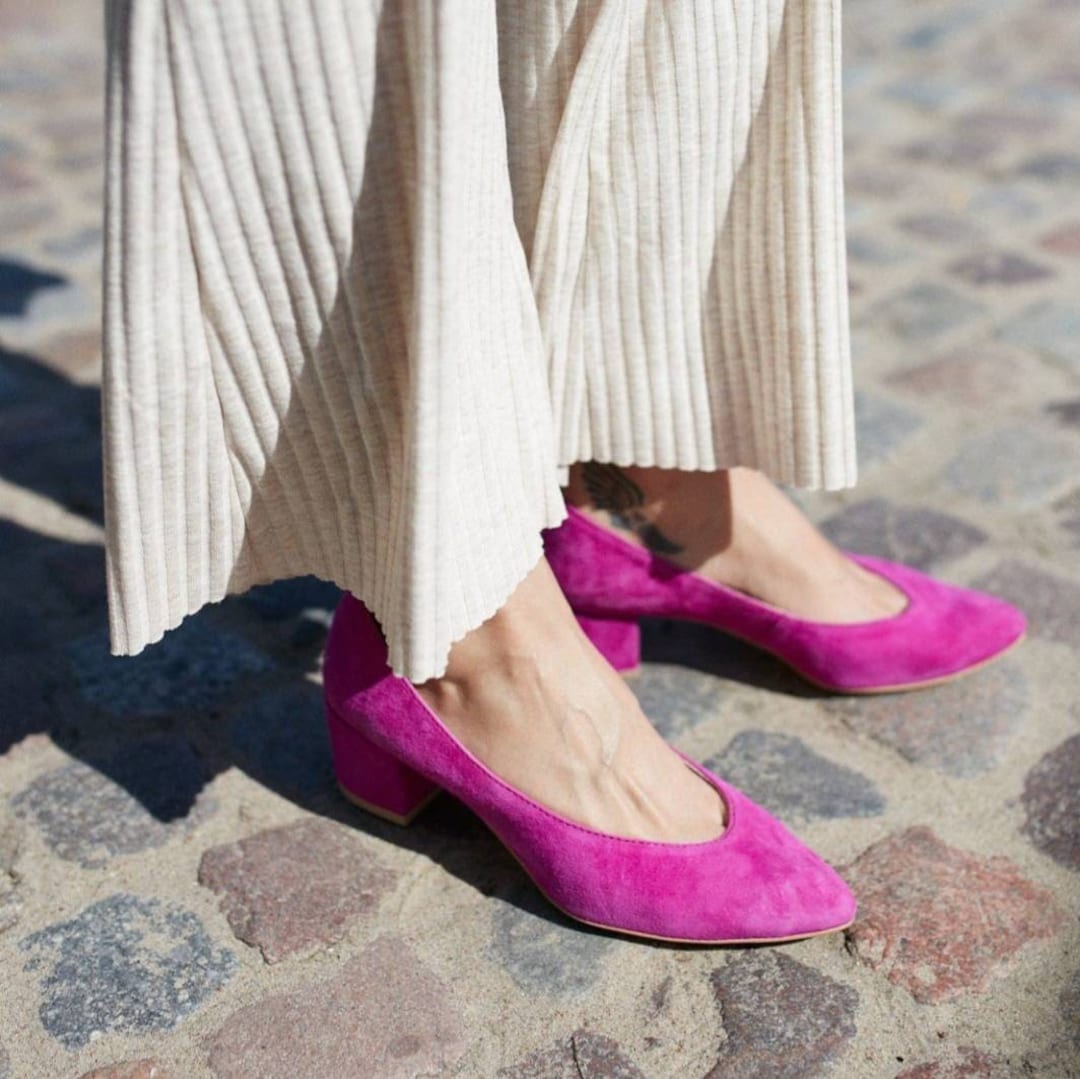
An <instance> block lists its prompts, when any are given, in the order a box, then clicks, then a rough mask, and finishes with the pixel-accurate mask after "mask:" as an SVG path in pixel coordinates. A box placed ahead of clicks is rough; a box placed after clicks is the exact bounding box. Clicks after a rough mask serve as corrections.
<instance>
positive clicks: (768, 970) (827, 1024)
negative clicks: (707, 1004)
mask: <svg viewBox="0 0 1080 1079" xmlns="http://www.w3.org/2000/svg"><path fill="white" fill-rule="evenodd" d="M711 980H712V988H713V992H714V994H715V995H716V1001H717V1003H718V1004H719V1005H720V1010H721V1014H722V1016H723V1023H724V1030H725V1031H726V1032H727V1040H726V1041H725V1042H724V1043H723V1045H722V1046H721V1049H720V1056H719V1059H718V1060H717V1062H716V1066H715V1067H714V1068H713V1069H712V1071H711V1072H710V1073H709V1076H710V1077H711V1079H722V1077H731V1079H745V1077H747V1076H768V1077H769V1079H804V1077H805V1076H808V1075H818V1074H821V1073H822V1072H823V1071H825V1070H826V1069H827V1068H828V1067H829V1066H830V1065H831V1064H833V1063H834V1062H836V1061H837V1060H838V1059H839V1058H840V1057H841V1056H842V1054H843V1052H844V1050H845V1049H846V1048H847V1043H848V1042H849V1041H851V1039H852V1038H853V1037H854V1036H855V1032H856V1029H855V1012H856V1009H857V1007H858V1004H859V995H858V993H856V992H855V990H854V989H852V988H851V987H850V986H848V985H844V984H842V983H841V982H837V981H834V980H833V979H832V978H829V977H828V976H826V975H824V974H821V973H819V972H818V971H816V970H814V969H812V968H811V967H808V966H805V965H804V964H802V963H799V962H797V961H796V960H794V959H790V958H788V957H787V956H786V955H781V954H780V953H779V952H776V951H757V952H753V951H752V952H747V953H744V954H743V955H740V956H739V957H738V958H736V959H733V960H731V961H730V962H729V963H728V964H727V966H723V967H720V968H719V969H717V970H714V971H713V973H712V979H711Z"/></svg>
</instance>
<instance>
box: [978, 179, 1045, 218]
mask: <svg viewBox="0 0 1080 1079" xmlns="http://www.w3.org/2000/svg"><path fill="white" fill-rule="evenodd" d="M965 209H966V210H967V212H968V213H969V214H971V216H972V218H974V219H975V220H977V221H984V222H986V223H987V224H988V225H989V224H992V223H1000V224H1005V225H1010V224H1014V223H1016V222H1023V221H1030V220H1032V219H1033V218H1035V217H1038V216H1039V214H1040V213H1042V210H1043V202H1042V199H1041V197H1040V195H1039V193H1038V192H1037V190H1033V185H1032V184H1031V183H1030V182H1028V183H1015V184H1006V183H1001V182H1000V181H994V182H992V183H988V184H986V185H985V186H984V187H982V188H976V189H975V190H974V191H972V193H971V197H970V198H969V199H968V200H967V202H966V205H965Z"/></svg>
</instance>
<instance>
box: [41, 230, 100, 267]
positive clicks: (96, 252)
mask: <svg viewBox="0 0 1080 1079" xmlns="http://www.w3.org/2000/svg"><path fill="white" fill-rule="evenodd" d="M101 243H102V230H101V226H100V225H86V226H83V227H82V228H78V229H76V230H75V231H74V232H68V233H65V234H64V235H62V236H55V237H53V238H52V239H50V240H46V241H45V243H44V244H43V245H42V246H43V247H44V248H45V250H46V251H47V252H48V253H49V254H50V255H55V256H56V257H57V258H60V259H63V260H64V261H65V262H72V261H81V260H84V259H91V258H94V259H97V258H100V257H101Z"/></svg>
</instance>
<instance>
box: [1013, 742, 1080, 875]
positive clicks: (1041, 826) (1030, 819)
mask: <svg viewBox="0 0 1080 1079" xmlns="http://www.w3.org/2000/svg"><path fill="white" fill-rule="evenodd" d="M1022 800H1023V803H1024V813H1025V814H1026V819H1025V821H1024V834H1025V835H1026V836H1027V837H1028V838H1029V839H1030V840H1031V842H1032V843H1034V844H1035V846H1036V847H1038V848H1039V850H1041V851H1042V852H1043V854H1046V855H1049V856H1050V857H1051V858H1053V859H1054V861H1055V862H1059V863H1060V864H1061V865H1063V866H1065V867H1066V868H1068V869H1080V734H1075V735H1073V736H1072V738H1069V739H1067V740H1066V741H1065V742H1062V744H1061V745H1059V746H1058V747H1057V748H1056V749H1054V750H1051V751H1050V752H1049V753H1047V754H1045V755H1044V756H1043V757H1042V759H1041V760H1040V761H1039V763H1038V764H1036V765H1035V767H1034V768H1032V769H1031V771H1030V772H1028V774H1027V778H1026V779H1025V780H1024V794H1023V799H1022Z"/></svg>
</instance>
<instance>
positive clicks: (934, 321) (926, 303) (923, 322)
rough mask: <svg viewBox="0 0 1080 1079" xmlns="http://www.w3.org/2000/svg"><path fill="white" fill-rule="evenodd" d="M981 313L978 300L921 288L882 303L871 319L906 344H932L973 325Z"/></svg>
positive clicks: (930, 287)
mask: <svg viewBox="0 0 1080 1079" xmlns="http://www.w3.org/2000/svg"><path fill="white" fill-rule="evenodd" d="M981 311H982V308H981V306H980V305H979V304H978V303H976V302H975V301H974V300H969V299H968V298H967V297H966V296H962V295H960V293H958V292H956V291H955V290H953V289H949V288H946V287H945V286H944V285H936V284H917V285H911V286H909V287H908V288H906V289H904V290H902V291H901V292H898V293H897V294H896V295H895V296H892V297H890V298H889V299H887V300H883V301H881V302H880V303H879V304H877V305H876V306H875V307H873V308H872V309H871V310H870V312H869V316H868V317H869V318H870V319H871V320H872V321H873V322H874V323H875V324H876V325H882V326H884V327H886V328H888V329H889V330H891V331H892V332H893V333H894V334H896V336H897V337H901V338H903V339H904V340H907V341H928V340H930V339H932V338H935V337H938V336H939V335H941V334H943V333H946V332H948V331H949V330H952V329H955V328H956V327H958V326H961V325H963V324H964V323H965V322H969V321H970V320H971V319H973V318H974V317H975V316H976V315H978V314H980V313H981Z"/></svg>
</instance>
